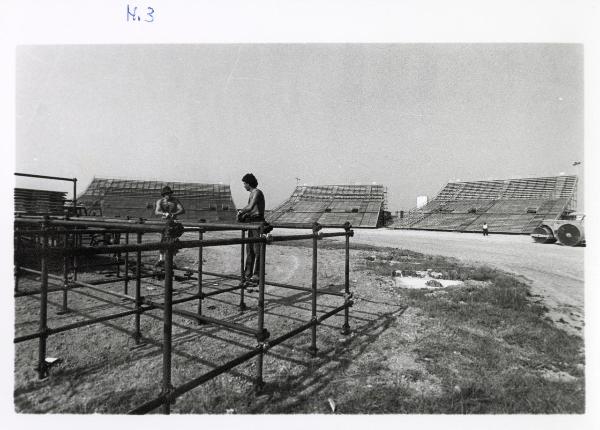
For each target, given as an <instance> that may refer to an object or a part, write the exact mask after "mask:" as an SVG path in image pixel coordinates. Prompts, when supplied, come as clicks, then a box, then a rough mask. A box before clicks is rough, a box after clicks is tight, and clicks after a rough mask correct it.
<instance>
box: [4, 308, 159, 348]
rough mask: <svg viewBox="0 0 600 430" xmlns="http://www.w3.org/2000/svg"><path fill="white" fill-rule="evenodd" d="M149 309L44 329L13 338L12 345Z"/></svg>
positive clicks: (134, 310)
mask: <svg viewBox="0 0 600 430" xmlns="http://www.w3.org/2000/svg"><path fill="white" fill-rule="evenodd" d="M151 309H153V306H145V307H142V308H141V309H140V310H137V309H133V310H130V311H124V312H120V313H118V314H112V315H105V316H103V317H98V318H94V319H91V320H85V321H79V322H75V323H72V324H67V325H64V326H60V327H56V328H48V329H46V332H45V333H41V332H38V333H31V334H26V335H24V336H18V337H15V340H14V343H19V342H24V341H26V340H31V339H37V338H39V337H41V336H43V335H44V334H45V335H47V336H49V335H51V334H56V333H60V332H63V331H67V330H73V329H76V328H80V327H85V326H88V325H92V324H98V323H101V322H104V321H110V320H113V319H117V318H122V317H126V316H129V315H133V314H136V313H138V312H139V313H142V312H146V311H149V310H151Z"/></svg>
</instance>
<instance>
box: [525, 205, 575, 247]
mask: <svg viewBox="0 0 600 430" xmlns="http://www.w3.org/2000/svg"><path fill="white" fill-rule="evenodd" d="M584 218H585V215H584V214H582V213H578V212H570V213H567V214H565V215H563V216H562V217H561V218H560V219H552V220H545V221H542V223H541V224H540V225H539V226H537V227H536V228H535V229H534V230H533V232H532V233H531V237H532V238H533V240H534V241H535V242H537V243H558V244H560V245H564V246H584V245H585V228H584V222H583V220H584Z"/></svg>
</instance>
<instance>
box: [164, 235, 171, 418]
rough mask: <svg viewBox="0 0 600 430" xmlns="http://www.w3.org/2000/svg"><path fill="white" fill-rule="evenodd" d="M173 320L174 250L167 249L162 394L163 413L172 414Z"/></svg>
mask: <svg viewBox="0 0 600 430" xmlns="http://www.w3.org/2000/svg"><path fill="white" fill-rule="evenodd" d="M172 320H173V248H171V247H169V248H167V249H165V295H164V309H163V381H162V394H163V395H165V396H167V400H166V401H165V403H164V404H163V413H165V414H170V413H171V399H170V394H171V392H172V390H173V386H172V385H171V347H172V338H171V335H172V329H173V326H172Z"/></svg>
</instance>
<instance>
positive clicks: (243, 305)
mask: <svg viewBox="0 0 600 430" xmlns="http://www.w3.org/2000/svg"><path fill="white" fill-rule="evenodd" d="M245 238H246V231H245V230H242V240H244V239H245ZM244 248H245V246H244V244H243V243H242V245H241V250H240V276H241V278H240V283H241V285H242V288H241V289H240V310H241V311H244V310H246V303H244V294H245V291H246V271H245V270H244Z"/></svg>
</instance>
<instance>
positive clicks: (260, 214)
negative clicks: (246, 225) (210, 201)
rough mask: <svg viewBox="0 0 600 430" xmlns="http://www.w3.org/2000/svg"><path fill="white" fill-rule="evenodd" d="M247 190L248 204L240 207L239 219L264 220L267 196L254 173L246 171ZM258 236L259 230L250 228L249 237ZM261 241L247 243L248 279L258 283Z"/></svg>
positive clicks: (246, 276)
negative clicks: (259, 187)
mask: <svg viewBox="0 0 600 430" xmlns="http://www.w3.org/2000/svg"><path fill="white" fill-rule="evenodd" d="M242 183H243V185H244V188H245V189H246V191H249V192H250V196H249V197H248V204H247V205H246V206H244V207H243V208H242V209H238V214H237V219H238V221H240V222H262V221H264V220H265V196H264V194H263V192H262V191H261V190H259V189H258V188H256V187H258V181H257V180H256V177H255V176H254V175H253V174H252V173H246V174H245V175H244V177H243V178H242ZM253 237H258V231H256V230H248V238H249V239H250V238H253ZM259 254H260V243H248V244H246V267H245V270H244V275H245V278H246V280H248V281H249V282H251V283H256V284H258V275H259V273H260V258H258V257H259Z"/></svg>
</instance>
